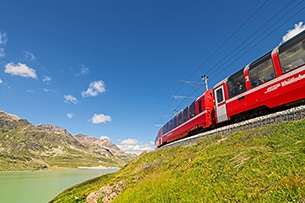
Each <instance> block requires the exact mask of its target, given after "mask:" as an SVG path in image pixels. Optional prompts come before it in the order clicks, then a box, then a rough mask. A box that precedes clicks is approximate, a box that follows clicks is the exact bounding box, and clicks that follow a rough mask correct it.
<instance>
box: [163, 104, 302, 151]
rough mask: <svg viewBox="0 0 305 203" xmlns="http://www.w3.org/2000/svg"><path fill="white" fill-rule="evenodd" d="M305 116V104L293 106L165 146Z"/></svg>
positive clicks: (168, 145) (185, 143) (193, 141)
mask: <svg viewBox="0 0 305 203" xmlns="http://www.w3.org/2000/svg"><path fill="white" fill-rule="evenodd" d="M304 118H305V105H302V106H298V107H293V108H290V109H287V110H284V111H279V112H276V113H272V114H268V115H264V116H260V117H257V118H252V119H249V120H246V121H242V122H239V123H234V124H230V125H227V126H224V127H220V128H216V129H213V130H210V131H207V132H203V133H199V134H196V135H194V136H191V137H186V138H184V139H180V140H177V141H175V142H172V143H169V144H166V145H165V146H162V147H161V148H164V147H173V146H182V145H188V144H191V143H195V142H197V141H198V140H199V139H201V138H203V137H205V136H214V135H230V134H232V133H234V132H237V131H242V130H251V129H256V128H260V127H264V126H270V125H274V124H279V123H283V122H287V121H295V120H301V119H304Z"/></svg>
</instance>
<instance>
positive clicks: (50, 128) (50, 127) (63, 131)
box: [37, 124, 70, 135]
mask: <svg viewBox="0 0 305 203" xmlns="http://www.w3.org/2000/svg"><path fill="white" fill-rule="evenodd" d="M37 127H38V128H39V129H42V130H47V131H50V132H53V133H59V134H66V135H70V133H69V132H68V131H67V130H66V129H64V128H61V127H58V126H54V125H50V124H40V125H37Z"/></svg>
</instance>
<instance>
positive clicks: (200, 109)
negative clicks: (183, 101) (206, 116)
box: [198, 100, 202, 113]
mask: <svg viewBox="0 0 305 203" xmlns="http://www.w3.org/2000/svg"><path fill="white" fill-rule="evenodd" d="M201 112H202V100H200V101H199V102H198V113H201Z"/></svg>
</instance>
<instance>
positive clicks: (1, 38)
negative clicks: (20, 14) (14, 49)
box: [0, 32, 7, 58]
mask: <svg viewBox="0 0 305 203" xmlns="http://www.w3.org/2000/svg"><path fill="white" fill-rule="evenodd" d="M6 42H7V36H6V33H5V32H0V46H2V47H0V58H3V57H5V52H4V48H3V46H4V45H5V44H6Z"/></svg>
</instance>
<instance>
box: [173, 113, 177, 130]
mask: <svg viewBox="0 0 305 203" xmlns="http://www.w3.org/2000/svg"><path fill="white" fill-rule="evenodd" d="M176 127H177V119H176V116H175V117H174V118H173V128H176Z"/></svg>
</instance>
